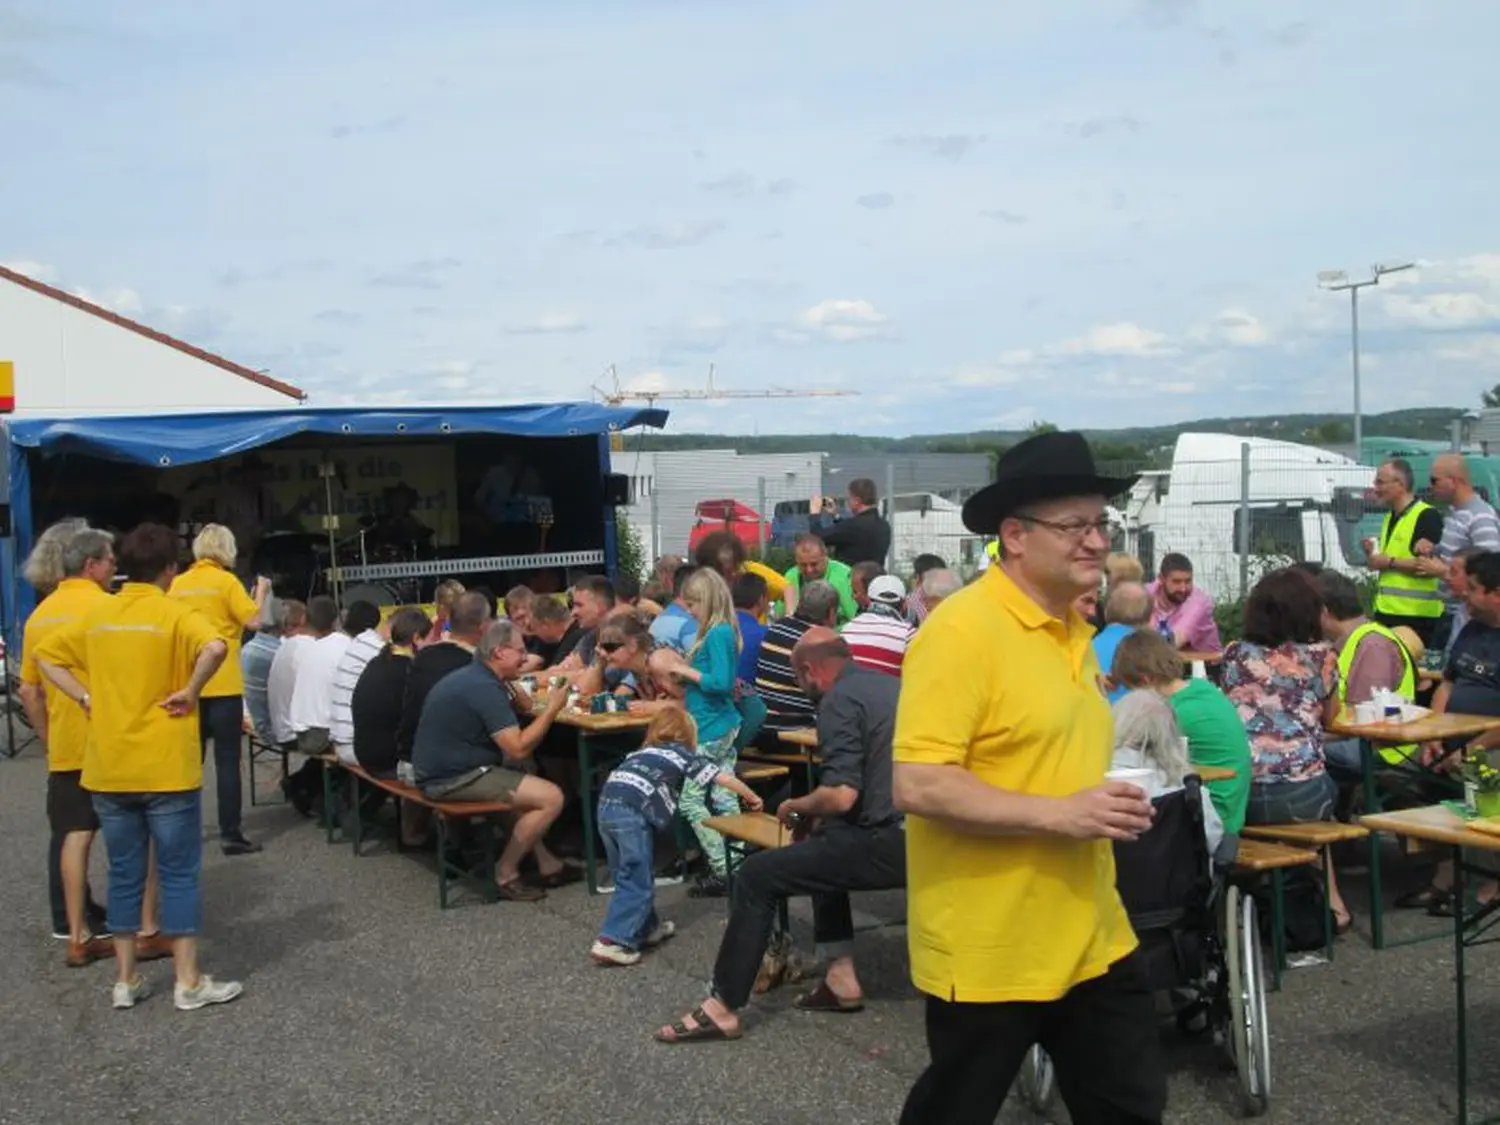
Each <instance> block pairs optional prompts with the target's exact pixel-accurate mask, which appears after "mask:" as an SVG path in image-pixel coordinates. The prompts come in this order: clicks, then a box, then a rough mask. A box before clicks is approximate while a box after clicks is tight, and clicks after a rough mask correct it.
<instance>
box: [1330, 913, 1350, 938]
mask: <svg viewBox="0 0 1500 1125" xmlns="http://www.w3.org/2000/svg"><path fill="white" fill-rule="evenodd" d="M1352 929H1354V915H1353V914H1349V913H1347V912H1345V913H1344V914H1339V913H1338V911H1334V914H1333V936H1334V937H1343V936H1344V935H1345V934H1347V933H1348V932H1349V931H1350V930H1352Z"/></svg>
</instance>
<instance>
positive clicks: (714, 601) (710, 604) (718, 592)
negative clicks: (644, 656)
mask: <svg viewBox="0 0 1500 1125" xmlns="http://www.w3.org/2000/svg"><path fill="white" fill-rule="evenodd" d="M682 600H683V603H684V604H686V605H687V606H688V607H689V608H693V607H701V608H702V610H703V617H702V619H701V620H700V621H699V624H698V635H697V637H695V638H694V639H693V645H692V647H691V648H689V649H688V651H687V658H688V659H689V660H692V659H693V656H694V654H696V653H697V651H698V650H699V649H700V648H701V647H703V641H704V638H706V637H707V636H708V632H709V630H710V629H712V628H713V627H714V626H715V625H728V626H729V627H730V628H731V629H733V630H734V650H735V652H739V651H740V649H741V648H743V647H744V642H743V641H742V640H741V639H740V621H739V617H738V616H736V614H735V612H734V596H733V595H732V594H731V593H730V592H729V583H728V582H725V581H724V576H723V575H722V574H720V573H719V572H718V571H717V570H710V569H709V568H708V567H706V566H705V567H699V568H698V569H697V570H695V571H693V573H692V574H691V575H689V577H688V580H687V581H686V582H684V583H683V584H682ZM693 616H694V617H697V616H698V614H697V613H694V614H693Z"/></svg>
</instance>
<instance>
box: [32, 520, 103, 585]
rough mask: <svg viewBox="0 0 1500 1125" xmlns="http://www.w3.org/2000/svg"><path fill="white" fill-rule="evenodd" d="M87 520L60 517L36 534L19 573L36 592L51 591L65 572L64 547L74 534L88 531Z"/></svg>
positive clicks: (63, 576)
mask: <svg viewBox="0 0 1500 1125" xmlns="http://www.w3.org/2000/svg"><path fill="white" fill-rule="evenodd" d="M88 526H89V521H88V520H86V519H82V518H80V517H78V516H68V517H67V518H66V519H60V520H58V521H57V522H56V523H55V524H53V525H52V526H51V527H49V528H47V530H46V531H44V532H42V533H41V534H40V535H38V536H37V539H36V543H34V544H33V545H32V548H31V554H29V555H27V556H26V563H25V565H24V566H23V567H22V568H21V574H22V576H23V577H24V578H25V579H26V581H27V582H29V583H31V585H32V586H34V587H35V588H36V590H37V592H38V593H42V594H50V593H51V592H52V591H53V590H55V589H56V588H57V584H58V583H59V582H61V581H62V580H63V579H64V578H66V577H67V575H66V574H65V573H64V571H63V548H64V547H66V546H67V545H68V544H69V543H70V542H72V539H73V536H75V535H77V534H78V533H79V532H80V531H87V530H88Z"/></svg>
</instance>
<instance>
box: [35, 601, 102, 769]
mask: <svg viewBox="0 0 1500 1125" xmlns="http://www.w3.org/2000/svg"><path fill="white" fill-rule="evenodd" d="M107 597H109V595H108V594H106V593H105V592H104V590H103V589H102V588H101V587H100V586H99V585H98V584H97V583H94V582H90V581H89V580H88V579H87V578H64V579H63V580H62V581H61V582H59V583H58V584H57V589H55V590H53V591H52V593H50V594H48V595H47V596H46V597H45V598H43V599H42V601H41V604H40V605H38V606H37V607H36V608H35V609H34V610H32V611H31V616H30V617H28V618H27V619H26V630H25V632H24V633H23V634H22V636H21V682H22V683H23V684H31V685H32V686H33V687H40V688H41V689H42V692H43V694H44V696H45V697H46V700H47V769H48V770H50V771H51V772H52V773H65V772H67V771H69V770H81V769H83V750H84V747H85V746H86V745H88V740H89V717H88V714H87V713H86V712H85V711H84V709H83V708H82V707H80V706H79V705H78V704H76V703H74V702H73V701H72V700H71V699H69V698H68V697H67V696H66V695H64V694H63V693H62V692H60V691H58V690H57V689H56V688H55V687H53V686H52V681H51V680H49V679H47V678H46V677H45V676H43V675H42V670H41V669H40V668H38V667H37V666H36V650H37V647H38V646H39V645H40V644H41V643H42V642H43V641H45V640H46V639H47V638H48V637H50V636H51V635H52V634H53V633H55V632H57V630H59V629H61V628H63V627H64V626H66V625H71V624H72V623H73V622H75V621H77V620H79V618H81V617H82V616H83V615H84V612H85V611H86V610H88V608H89V607H90V606H92V605H93V604H94V603H95V602H96V601H98V600H99V599H100V598H107ZM78 679H79V681H80V682H82V684H83V686H84V687H88V684H89V681H88V677H87V676H79V677H78Z"/></svg>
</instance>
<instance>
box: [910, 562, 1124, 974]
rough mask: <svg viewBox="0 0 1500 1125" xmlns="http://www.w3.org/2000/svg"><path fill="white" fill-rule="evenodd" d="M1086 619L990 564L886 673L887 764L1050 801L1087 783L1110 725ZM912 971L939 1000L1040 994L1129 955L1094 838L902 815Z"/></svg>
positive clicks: (1100, 843) (1105, 857) (1111, 872)
mask: <svg viewBox="0 0 1500 1125" xmlns="http://www.w3.org/2000/svg"><path fill="white" fill-rule="evenodd" d="M1090 633H1091V630H1090V629H1089V627H1088V625H1087V624H1085V623H1084V621H1083V619H1082V618H1080V617H1079V616H1078V615H1077V614H1073V613H1070V614H1069V620H1068V622H1067V624H1066V625H1065V624H1064V623H1063V622H1061V621H1058V620H1057V619H1056V618H1054V617H1052V616H1051V615H1050V614H1048V613H1047V612H1046V611H1045V610H1043V609H1042V608H1041V607H1040V606H1038V605H1037V604H1036V603H1035V602H1034V601H1032V600H1031V599H1030V598H1029V597H1028V596H1027V595H1026V594H1025V593H1023V592H1022V591H1021V589H1020V587H1018V586H1017V585H1016V584H1015V583H1014V582H1013V581H1012V580H1011V579H1010V577H1009V576H1008V575H1006V573H1005V571H1004V570H1003V569H1002V568H1001V567H999V566H993V567H991V568H990V569H989V570H988V571H987V572H986V573H985V574H984V576H983V577H982V578H981V579H980V580H979V581H977V582H974V583H972V584H970V585H969V586H967V587H966V588H964V589H963V590H960V591H959V592H958V593H956V594H954V595H953V596H952V597H949V598H945V599H944V600H943V602H942V604H941V605H939V606H938V607H937V608H936V609H934V610H933V612H932V614H931V615H930V616H929V617H928V618H927V620H926V622H924V623H923V625H922V627H921V628H920V629H918V630H917V632H916V635H915V636H914V637H913V638H912V642H911V647H910V648H909V649H908V650H907V653H906V659H905V661H904V662H903V664H902V667H901V701H900V705H899V708H898V710H897V716H896V734H895V746H894V750H895V760H896V761H897V762H912V763H923V764H942V765H949V766H956V767H958V768H961V769H966V770H968V771H969V772H970V773H972V774H974V775H975V776H976V777H978V778H979V779H980V780H981V781H984V782H987V783H988V784H990V785H993V786H995V787H996V788H998V789H1007V790H1011V791H1013V792H1018V793H1027V794H1033V795H1040V796H1048V797H1064V796H1067V795H1068V794H1070V793H1075V792H1077V791H1078V790H1080V789H1087V788H1090V787H1091V786H1095V785H1099V784H1101V783H1102V782H1103V781H1104V773H1105V771H1106V770H1107V769H1108V768H1109V761H1110V755H1111V743H1112V740H1113V725H1112V722H1111V718H1110V711H1109V704H1108V703H1106V702H1105V700H1104V696H1103V695H1102V694H1101V693H1100V691H1099V687H1098V676H1099V664H1098V661H1097V660H1096V659H1095V657H1094V651H1093V646H1092V645H1091V644H1090ZM906 854H907V868H906V880H907V904H908V905H907V910H908V915H909V917H908V943H909V945H910V950H911V971H912V980H913V981H914V982H915V984H916V986H917V987H918V988H920V989H921V990H922V991H923V992H926V993H929V994H930V995H933V996H937V997H939V998H941V999H944V1000H959V1001H969V1002H979V1003H995V1002H1000V1001H1012V1000H1030V1001H1045V1000H1055V999H1057V998H1058V997H1060V996H1062V995H1064V994H1065V993H1067V992H1068V991H1069V990H1070V989H1072V988H1073V987H1074V986H1075V985H1077V984H1080V983H1082V982H1083V981H1087V980H1091V979H1093V978H1095V977H1099V976H1103V975H1104V973H1105V972H1106V971H1107V970H1108V969H1109V967H1110V965H1112V964H1113V963H1114V962H1116V961H1118V960H1119V959H1120V958H1122V957H1124V956H1125V955H1126V954H1128V953H1129V952H1130V951H1131V950H1132V949H1134V948H1135V945H1136V939H1135V934H1134V933H1133V932H1132V931H1131V928H1130V921H1129V919H1128V918H1127V917H1126V915H1125V909H1124V907H1123V906H1122V905H1121V903H1120V896H1119V894H1118V892H1117V891H1116V890H1115V861H1114V851H1113V849H1112V845H1111V844H1110V842H1109V841H1108V840H1070V839H1065V838H1063V837H1060V836H1044V835H1036V836H980V835H975V834H971V833H967V832H959V831H956V830H954V829H952V828H948V827H946V826H944V825H942V824H939V823H937V822H935V821H930V820H924V819H922V818H921V817H916V816H912V817H908V818H907V831H906Z"/></svg>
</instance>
